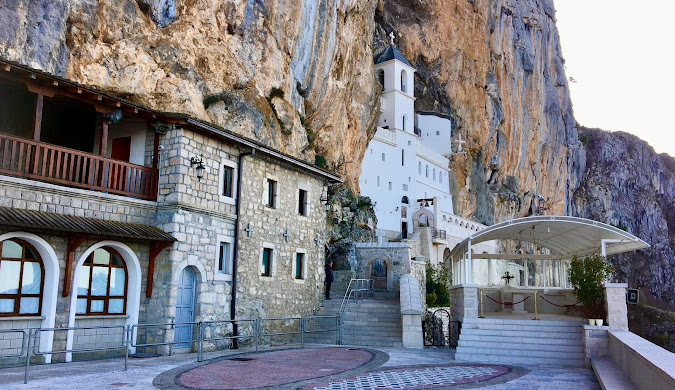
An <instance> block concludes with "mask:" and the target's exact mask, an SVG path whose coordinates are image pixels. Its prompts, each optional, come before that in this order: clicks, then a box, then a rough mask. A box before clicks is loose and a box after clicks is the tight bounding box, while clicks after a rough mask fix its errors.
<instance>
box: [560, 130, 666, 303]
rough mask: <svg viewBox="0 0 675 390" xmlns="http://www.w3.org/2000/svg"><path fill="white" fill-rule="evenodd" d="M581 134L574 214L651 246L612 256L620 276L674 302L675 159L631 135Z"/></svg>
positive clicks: (600, 131)
mask: <svg viewBox="0 0 675 390" xmlns="http://www.w3.org/2000/svg"><path fill="white" fill-rule="evenodd" d="M580 134H581V139H582V140H584V142H585V143H586V146H585V148H586V156H587V166H586V171H585V173H584V175H583V179H582V181H581V185H580V186H579V188H578V189H577V190H576V191H575V193H574V198H573V203H574V211H575V213H576V214H577V215H579V216H581V217H585V218H590V219H594V220H597V221H602V222H606V223H610V224H612V225H614V226H617V227H620V228H621V229H625V230H627V231H628V232H630V233H632V234H634V235H636V236H638V237H640V238H642V239H643V240H645V241H646V242H647V243H648V244H650V245H651V247H650V248H648V249H646V250H643V251H639V252H635V253H626V254H621V255H617V256H613V259H612V262H613V263H614V264H615V267H616V269H617V270H618V278H619V279H620V280H628V282H629V284H630V285H631V286H633V287H640V286H644V287H646V288H648V289H649V291H650V292H651V293H652V294H653V295H655V296H657V297H659V298H662V299H664V300H666V301H670V302H671V303H675V294H674V293H673V291H675V159H674V158H672V157H670V156H668V155H666V154H661V155H657V154H656V153H655V152H654V149H652V148H651V147H650V146H649V145H648V144H647V143H646V142H645V141H643V140H641V139H639V138H637V137H635V136H633V135H630V134H626V133H622V132H614V133H610V132H605V131H602V130H598V129H587V128H582V129H581V133H580Z"/></svg>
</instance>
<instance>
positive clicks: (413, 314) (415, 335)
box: [400, 274, 424, 349]
mask: <svg viewBox="0 0 675 390" xmlns="http://www.w3.org/2000/svg"><path fill="white" fill-rule="evenodd" d="M400 282H401V295H400V301H401V322H402V326H403V329H402V336H403V337H402V340H403V347H404V348H419V349H421V348H424V339H423V335H422V314H423V313H424V312H423V310H422V297H421V296H420V289H419V284H418V283H417V279H415V278H414V277H413V276H412V275H410V274H406V275H403V276H401V281H400Z"/></svg>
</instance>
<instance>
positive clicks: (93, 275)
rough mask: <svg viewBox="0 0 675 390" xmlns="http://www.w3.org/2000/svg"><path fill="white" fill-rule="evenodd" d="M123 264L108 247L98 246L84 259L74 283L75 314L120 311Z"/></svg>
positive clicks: (124, 292)
mask: <svg viewBox="0 0 675 390" xmlns="http://www.w3.org/2000/svg"><path fill="white" fill-rule="evenodd" d="M126 301H127V267H126V265H125V263H124V260H123V259H122V256H120V255H119V253H117V252H116V251H115V250H114V249H112V248H107V247H103V248H98V249H96V250H95V251H93V252H92V253H91V254H90V255H89V257H87V259H86V260H85V261H84V264H83V265H82V268H81V269H80V274H79V278H78V282H77V309H76V310H77V311H76V313H77V314H94V315H96V314H124V313H125V310H126Z"/></svg>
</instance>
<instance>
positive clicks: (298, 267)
mask: <svg viewBox="0 0 675 390" xmlns="http://www.w3.org/2000/svg"><path fill="white" fill-rule="evenodd" d="M306 275H307V252H306V251H305V250H304V249H296V251H295V258H294V259H293V279H295V281H296V282H301V281H304V280H305V278H306Z"/></svg>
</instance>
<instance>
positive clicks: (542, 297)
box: [539, 295, 579, 307]
mask: <svg viewBox="0 0 675 390" xmlns="http://www.w3.org/2000/svg"><path fill="white" fill-rule="evenodd" d="M539 298H541V299H543V300H544V301H546V302H548V303H550V304H551V305H553V306H558V307H574V306H576V305H577V304H578V303H579V302H577V303H575V304H573V305H558V304H555V303H553V302H551V301H549V300H548V299H546V298H544V296H543V295H540V296H539Z"/></svg>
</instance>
